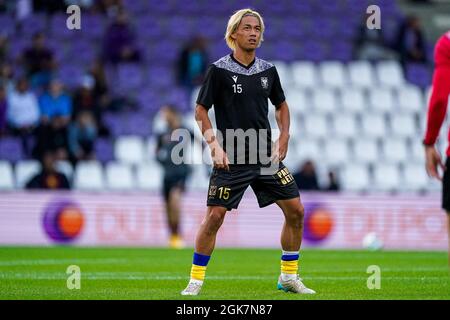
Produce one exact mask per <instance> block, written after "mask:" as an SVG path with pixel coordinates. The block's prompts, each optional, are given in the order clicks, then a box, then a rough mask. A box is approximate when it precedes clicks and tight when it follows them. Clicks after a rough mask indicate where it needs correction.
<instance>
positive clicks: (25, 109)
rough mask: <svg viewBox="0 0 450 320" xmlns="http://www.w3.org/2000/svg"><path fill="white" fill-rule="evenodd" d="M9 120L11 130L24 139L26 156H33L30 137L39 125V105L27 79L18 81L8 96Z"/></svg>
mask: <svg viewBox="0 0 450 320" xmlns="http://www.w3.org/2000/svg"><path fill="white" fill-rule="evenodd" d="M6 103H7V106H8V108H7V119H8V125H9V128H10V130H11V131H12V133H13V134H14V135H17V136H20V137H21V139H22V147H23V151H24V153H25V155H26V156H27V157H29V156H30V155H31V152H32V150H31V148H32V147H31V144H30V141H29V139H30V137H31V136H32V135H33V134H34V130H35V128H36V126H37V125H38V124H39V117H40V112H39V104H38V99H37V98H36V96H35V94H34V93H33V92H32V91H31V90H29V87H28V80H27V79H26V78H25V77H22V78H20V79H19V80H18V81H17V85H16V88H15V90H13V91H12V92H10V93H8V94H7V101H6Z"/></svg>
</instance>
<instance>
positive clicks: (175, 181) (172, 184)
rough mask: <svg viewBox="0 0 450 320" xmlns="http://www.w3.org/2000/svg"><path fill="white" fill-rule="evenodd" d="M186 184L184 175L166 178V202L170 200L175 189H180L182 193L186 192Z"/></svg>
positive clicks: (164, 188)
mask: <svg viewBox="0 0 450 320" xmlns="http://www.w3.org/2000/svg"><path fill="white" fill-rule="evenodd" d="M185 184H186V176H184V175H174V176H166V177H164V181H163V194H164V200H166V202H167V201H168V200H169V195H170V191H172V189H173V188H180V190H181V191H184V187H185Z"/></svg>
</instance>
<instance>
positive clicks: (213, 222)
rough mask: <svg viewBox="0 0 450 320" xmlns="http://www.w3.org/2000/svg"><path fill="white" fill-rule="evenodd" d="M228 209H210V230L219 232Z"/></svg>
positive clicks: (208, 219) (207, 220) (208, 216)
mask: <svg viewBox="0 0 450 320" xmlns="http://www.w3.org/2000/svg"><path fill="white" fill-rule="evenodd" d="M226 212H227V211H226V210H225V209H222V208H213V209H211V211H209V213H208V215H207V217H206V226H207V230H208V231H210V232H217V230H219V228H220V226H221V225H222V223H223V220H224V218H225V214H226Z"/></svg>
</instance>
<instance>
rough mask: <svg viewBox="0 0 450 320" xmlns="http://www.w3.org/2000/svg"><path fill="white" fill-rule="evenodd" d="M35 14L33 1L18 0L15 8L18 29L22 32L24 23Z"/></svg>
mask: <svg viewBox="0 0 450 320" xmlns="http://www.w3.org/2000/svg"><path fill="white" fill-rule="evenodd" d="M32 14H33V1H32V0H17V1H16V8H15V18H16V29H17V30H18V31H19V32H21V31H22V23H23V21H25V20H26V19H27V18H28V17H30V16H31V15H32Z"/></svg>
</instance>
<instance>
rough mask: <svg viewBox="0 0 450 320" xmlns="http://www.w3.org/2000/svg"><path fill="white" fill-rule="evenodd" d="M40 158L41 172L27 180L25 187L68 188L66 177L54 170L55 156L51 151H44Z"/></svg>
mask: <svg viewBox="0 0 450 320" xmlns="http://www.w3.org/2000/svg"><path fill="white" fill-rule="evenodd" d="M40 160H41V166H42V169H41V172H39V173H38V174H36V175H35V176H34V177H32V178H31V179H30V181H28V182H27V184H26V185H25V188H26V189H48V190H57V189H70V183H69V180H68V179H67V177H66V176H65V175H64V174H62V173H60V172H58V171H57V170H56V156H55V153H54V152H53V151H51V150H47V151H45V152H44V154H43V155H42V158H41V159H40Z"/></svg>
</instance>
